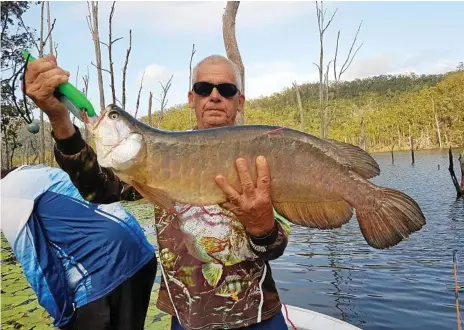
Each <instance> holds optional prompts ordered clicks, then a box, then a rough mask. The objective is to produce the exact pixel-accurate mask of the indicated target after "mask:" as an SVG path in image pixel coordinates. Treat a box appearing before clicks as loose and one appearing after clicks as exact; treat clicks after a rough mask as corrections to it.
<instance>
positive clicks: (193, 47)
mask: <svg viewBox="0 0 464 330" xmlns="http://www.w3.org/2000/svg"><path fill="white" fill-rule="evenodd" d="M193 55H195V44H193V45H192V53H191V55H190V65H189V72H190V74H189V91H191V90H192V61H193ZM189 112H190V129H193V121H192V112H193V109H190V108H189Z"/></svg>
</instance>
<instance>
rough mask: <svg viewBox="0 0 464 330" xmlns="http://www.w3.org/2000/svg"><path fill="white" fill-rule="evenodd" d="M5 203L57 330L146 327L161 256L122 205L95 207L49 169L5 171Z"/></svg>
mask: <svg viewBox="0 0 464 330" xmlns="http://www.w3.org/2000/svg"><path fill="white" fill-rule="evenodd" d="M4 176H5V177H4ZM1 201H2V207H1V219H2V222H1V226H2V231H3V233H4V235H5V237H6V239H7V241H8V243H9V244H10V245H11V247H12V249H13V252H14V254H15V256H16V258H17V259H18V261H19V262H20V263H21V266H22V270H23V272H24V275H25V276H26V279H27V280H28V282H29V284H30V285H31V287H32V289H33V290H34V292H35V293H36V295H37V297H38V301H39V304H40V305H41V306H43V307H44V308H45V310H47V312H48V313H49V314H50V316H51V317H52V318H53V319H54V322H53V324H54V326H55V327H58V328H60V329H62V330H74V329H76V330H90V329H92V330H107V329H119V330H134V329H138V330H142V329H143V326H144V322H145V318H146V314H147V309H148V304H149V300H150V292H151V289H152V286H153V282H154V279H155V276H156V267H157V262H156V256H155V253H154V248H153V247H152V246H151V244H150V243H149V242H148V241H147V239H146V238H145V235H144V233H143V230H142V228H141V227H140V225H139V224H138V222H137V221H136V220H135V219H134V217H133V216H132V215H131V214H129V213H128V212H126V211H125V210H124V208H122V207H121V205H119V203H113V204H105V205H97V204H92V203H89V202H88V201H86V200H84V199H83V198H82V197H81V195H80V194H79V192H78V191H77V189H76V187H75V186H74V185H73V184H72V182H71V180H70V178H69V176H68V175H67V174H66V172H64V171H62V170H61V169H57V168H52V167H47V166H44V165H35V166H28V165H25V166H21V167H19V168H16V169H14V170H13V171H3V170H2V180H1Z"/></svg>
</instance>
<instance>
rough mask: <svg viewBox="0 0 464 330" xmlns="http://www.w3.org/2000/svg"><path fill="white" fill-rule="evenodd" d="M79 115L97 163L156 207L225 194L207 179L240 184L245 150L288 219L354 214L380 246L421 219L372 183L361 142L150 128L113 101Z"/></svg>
mask: <svg viewBox="0 0 464 330" xmlns="http://www.w3.org/2000/svg"><path fill="white" fill-rule="evenodd" d="M94 118H95V117H93V118H92V120H86V126H87V129H88V130H89V132H90V133H91V134H92V135H93V136H94V138H95V145H96V153H97V158H98V162H99V164H100V166H103V167H108V168H111V169H112V170H113V171H114V173H115V174H116V175H117V176H118V177H119V178H120V179H121V180H123V181H125V182H126V183H128V184H131V185H132V186H133V187H134V188H135V189H136V190H137V191H139V192H140V193H141V195H143V196H144V197H145V198H146V199H147V200H149V201H151V202H152V203H154V204H157V205H159V206H161V207H163V208H165V209H171V210H172V209H174V207H173V205H174V202H180V203H185V204H191V205H214V204H219V203H223V202H226V201H227V197H226V195H225V194H224V193H223V192H222V190H221V189H220V188H219V186H218V185H217V184H216V182H215V181H214V178H215V177H216V175H218V174H222V175H224V176H225V177H226V178H227V179H228V180H229V182H230V184H231V185H232V186H233V187H234V188H235V189H236V190H237V191H241V184H240V179H239V176H238V173H237V170H236V166H235V160H236V159H237V158H240V157H242V158H244V159H246V160H247V161H248V168H249V171H250V174H251V177H252V178H253V180H256V178H257V173H256V167H255V166H254V164H255V161H256V158H257V157H258V156H259V155H263V156H265V157H266V160H267V163H268V166H269V168H270V173H271V198H272V204H273V206H274V209H275V211H276V212H277V213H279V214H280V215H282V216H284V217H285V218H287V219H288V220H289V221H290V222H292V223H294V224H297V225H301V226H305V227H310V228H319V229H333V228H339V227H341V226H342V225H343V224H345V223H347V222H348V221H349V220H350V219H351V218H352V216H353V212H354V209H355V210H356V217H357V220H358V223H359V227H360V229H361V232H362V234H363V236H364V238H365V240H366V241H367V242H368V244H369V245H371V246H372V247H374V248H379V249H383V248H389V247H391V246H394V245H396V244H398V243H399V242H400V241H401V240H403V239H405V238H407V237H409V235H410V234H411V233H413V232H415V231H418V230H419V229H421V228H422V226H423V225H424V224H425V222H426V221H425V217H424V215H423V213H422V211H421V209H420V207H419V205H418V204H417V203H416V202H415V201H414V200H413V199H412V198H411V197H409V196H408V195H406V194H404V193H402V192H400V191H397V190H393V189H390V188H384V187H379V186H377V185H375V184H373V183H371V182H370V181H368V179H370V178H373V177H375V176H377V175H378V174H379V173H380V169H379V166H378V164H377V163H376V161H375V160H374V159H373V158H372V157H371V156H370V155H369V154H368V153H367V152H365V151H363V150H362V149H360V148H358V147H356V146H353V145H350V144H346V143H342V142H338V141H334V140H328V139H320V138H317V137H315V136H312V135H310V134H307V133H303V132H300V131H297V130H293V129H290V128H284V127H278V126H267V125H243V126H231V127H218V128H210V129H202V130H194V131H184V132H174V131H165V130H160V129H156V128H153V127H150V126H148V125H146V124H144V123H142V122H140V121H138V120H136V119H135V118H134V117H132V116H131V115H130V114H128V113H127V112H125V111H124V110H122V109H121V108H119V107H118V106H116V105H109V106H107V107H106V108H105V109H104V110H103V112H102V113H101V115H100V116H99V117H98V118H95V119H94Z"/></svg>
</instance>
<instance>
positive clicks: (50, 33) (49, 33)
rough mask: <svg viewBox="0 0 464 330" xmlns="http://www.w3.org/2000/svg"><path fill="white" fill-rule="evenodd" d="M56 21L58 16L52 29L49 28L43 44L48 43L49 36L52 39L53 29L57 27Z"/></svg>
mask: <svg viewBox="0 0 464 330" xmlns="http://www.w3.org/2000/svg"><path fill="white" fill-rule="evenodd" d="M55 22H56V18H55V19H54V20H53V24H52V27H51V29H50V30H48V34H47V37H46V38H45V40H44V41H43V44H44V46H45V45H46V44H47V40H48V38H50V39H51V35H52V31H53V29H54V28H55Z"/></svg>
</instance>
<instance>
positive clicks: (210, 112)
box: [188, 62, 245, 129]
mask: <svg viewBox="0 0 464 330" xmlns="http://www.w3.org/2000/svg"><path fill="white" fill-rule="evenodd" d="M196 78H197V79H196V81H197V82H209V83H213V84H220V83H232V84H234V85H235V84H236V81H235V75H234V71H233V70H232V68H231V67H230V65H229V64H228V63H226V62H218V63H208V62H207V63H203V64H202V65H201V66H200V67H199V68H198V71H197V77H196ZM188 100H189V106H190V107H191V108H194V109H195V115H196V117H197V126H198V128H199V129H202V128H212V127H219V126H232V125H234V122H235V117H236V116H237V112H238V111H242V110H243V105H244V103H245V96H244V95H243V94H241V93H237V94H235V95H234V96H232V97H224V96H222V95H221V94H220V93H219V91H218V89H217V88H213V90H212V91H211V94H209V95H207V96H202V95H198V94H196V93H195V92H193V91H189V93H188Z"/></svg>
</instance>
